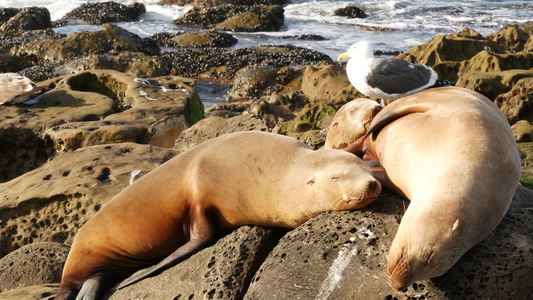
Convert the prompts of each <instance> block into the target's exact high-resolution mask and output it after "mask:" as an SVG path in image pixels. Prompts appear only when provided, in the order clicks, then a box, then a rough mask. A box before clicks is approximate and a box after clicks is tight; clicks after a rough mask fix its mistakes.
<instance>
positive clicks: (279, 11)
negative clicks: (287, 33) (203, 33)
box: [215, 5, 285, 32]
mask: <svg viewBox="0 0 533 300" xmlns="http://www.w3.org/2000/svg"><path fill="white" fill-rule="evenodd" d="M284 18H285V17H284V10H283V7H282V6H280V5H270V6H261V5H259V6H251V9H250V10H247V11H244V12H241V13H239V14H236V15H234V16H231V17H229V18H227V19H226V20H224V21H222V22H221V23H218V24H217V25H216V26H215V28H216V29H220V30H229V31H239V32H256V31H278V30H280V29H281V27H282V26H283V21H284Z"/></svg>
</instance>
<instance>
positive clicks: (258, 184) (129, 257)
mask: <svg viewBox="0 0 533 300" xmlns="http://www.w3.org/2000/svg"><path fill="white" fill-rule="evenodd" d="M380 192H381V186H380V184H379V182H378V181H377V180H375V179H374V178H373V177H372V175H371V170H370V169H369V167H367V166H366V164H365V163H364V162H363V161H362V160H360V159H359V158H357V157H356V156H354V155H352V154H350V153H347V152H344V151H339V150H331V149H329V150H318V151H313V150H311V149H310V148H309V147H307V146H306V145H305V144H303V143H302V142H300V141H297V140H295V139H293V138H290V137H286V136H282V135H277V134H272V133H264V132H238V133H232V134H227V135H224V136H221V137H218V138H215V139H212V140H209V141H207V142H204V143H202V144H200V145H198V146H196V147H194V148H192V149H191V150H188V151H186V152H184V153H182V154H180V155H178V156H177V157H175V158H173V159H171V160H169V161H168V162H166V163H164V164H163V165H161V166H159V167H157V168H156V169H154V170H153V171H151V172H150V173H148V174H147V175H145V176H143V177H141V178H140V179H138V180H137V181H136V182H134V183H133V184H132V185H130V186H128V187H127V188H126V189H124V190H123V191H122V192H120V193H119V194H118V195H117V196H115V197H114V198H113V199H111V200H110V201H109V202H108V203H107V204H106V205H104V206H103V207H102V209H101V210H100V211H99V212H98V213H96V214H95V215H94V216H93V217H92V218H91V219H90V220H89V221H88V222H87V223H86V224H85V225H84V226H83V227H82V228H81V229H80V230H79V231H78V233H77V235H76V237H75V239H74V242H73V244H72V248H71V250H70V253H69V256H68V258H67V261H66V264H65V268H64V270H63V275H62V279H61V285H60V287H59V292H58V294H57V296H56V299H72V298H74V297H76V294H78V291H79V295H78V297H86V298H83V299H94V298H96V297H97V296H98V295H100V293H101V291H102V290H104V289H106V288H108V287H110V286H111V285H113V284H115V283H117V282H118V281H120V280H122V279H124V278H126V277H127V276H129V275H130V274H131V273H133V272H134V271H136V270H138V269H140V268H142V267H147V266H150V265H153V264H154V263H157V262H159V263H158V264H157V265H155V266H154V267H152V268H151V269H148V270H147V271H145V272H141V273H140V274H139V275H135V276H133V277H132V278H130V279H129V280H128V281H126V282H124V283H123V284H122V285H121V286H120V287H123V286H126V285H129V284H131V283H134V282H137V281H139V280H142V279H143V278H145V277H148V276H150V275H152V274H153V273H155V272H159V271H161V270H163V269H165V268H167V267H169V266H170V265H173V264H176V263H177V262H179V261H182V260H184V259H186V258H187V257H189V256H190V255H192V254H193V253H195V252H197V251H199V250H200V249H202V248H204V247H206V246H207V245H208V244H209V243H210V242H211V241H212V240H213V238H214V236H215V235H216V234H218V233H220V232H227V231H229V230H232V229H235V228H237V227H238V226H241V225H260V226H269V227H286V228H296V227H297V226H299V225H300V224H302V223H303V222H304V221H306V220H308V219H309V218H311V217H313V216H315V215H317V214H319V213H321V212H325V211H331V210H353V209H358V208H362V207H364V206H366V205H368V204H369V203H370V202H372V201H374V200H375V199H376V198H377V196H378V195H379V193H380ZM162 259H163V260H162ZM161 260H162V261H161ZM120 287H119V288H120Z"/></svg>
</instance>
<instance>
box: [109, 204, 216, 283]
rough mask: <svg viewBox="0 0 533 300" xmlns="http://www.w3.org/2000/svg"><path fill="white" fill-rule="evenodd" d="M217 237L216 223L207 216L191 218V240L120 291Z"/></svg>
mask: <svg viewBox="0 0 533 300" xmlns="http://www.w3.org/2000/svg"><path fill="white" fill-rule="evenodd" d="M214 236H215V221H214V219H213V218H211V217H209V216H207V215H205V214H201V215H199V214H196V216H194V217H191V225H190V237H191V238H190V240H189V241H188V242H187V243H185V244H184V245H183V246H181V247H179V248H178V249H177V250H176V251H174V252H173V253H172V254H170V255H169V256H167V257H166V258H165V259H163V260H162V261H161V262H159V263H158V264H156V265H155V266H153V267H151V268H149V269H148V270H146V271H143V272H140V273H138V274H136V275H134V276H132V277H131V278H130V279H128V280H126V281H125V282H123V283H122V284H120V285H119V286H118V289H121V288H124V287H126V286H128V285H131V284H134V283H136V282H139V281H141V280H143V279H145V278H147V277H150V276H152V275H154V274H157V273H159V272H161V271H163V270H165V269H167V268H169V267H171V266H173V265H175V264H177V263H179V262H181V261H183V260H185V259H187V258H188V257H189V256H191V255H193V254H194V253H196V252H198V251H200V250H201V249H203V248H204V247H206V246H207V245H208V244H209V243H210V242H211V241H212V240H213V237H214Z"/></svg>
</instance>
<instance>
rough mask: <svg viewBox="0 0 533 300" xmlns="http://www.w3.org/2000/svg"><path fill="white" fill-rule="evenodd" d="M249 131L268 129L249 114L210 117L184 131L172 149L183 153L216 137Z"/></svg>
mask: <svg viewBox="0 0 533 300" xmlns="http://www.w3.org/2000/svg"><path fill="white" fill-rule="evenodd" d="M249 130H250V131H251V130H258V131H268V128H267V127H266V125H265V124H264V123H263V122H262V121H261V120H259V119H258V118H256V117H254V116H252V115H250V114H245V115H240V116H235V117H231V118H222V117H210V118H207V119H203V120H201V121H200V122H198V123H196V124H194V125H193V126H191V128H188V129H187V130H184V131H183V132H182V133H181V134H180V136H179V137H178V138H177V139H176V143H175V145H174V149H175V150H178V151H180V152H181V151H185V150H188V149H190V148H192V147H194V146H197V145H199V144H201V143H203V142H205V141H208V140H210V139H212V138H215V137H218V136H222V135H225V134H228V133H232V132H238V131H249Z"/></svg>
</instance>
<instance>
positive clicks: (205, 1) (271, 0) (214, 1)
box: [157, 0, 285, 8]
mask: <svg viewBox="0 0 533 300" xmlns="http://www.w3.org/2000/svg"><path fill="white" fill-rule="evenodd" d="M157 3H158V4H159V5H180V6H194V7H198V8H202V7H212V6H220V5H226V4H231V5H248V6H251V5H257V4H264V5H283V4H285V0H161V1H159V2H157Z"/></svg>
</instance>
